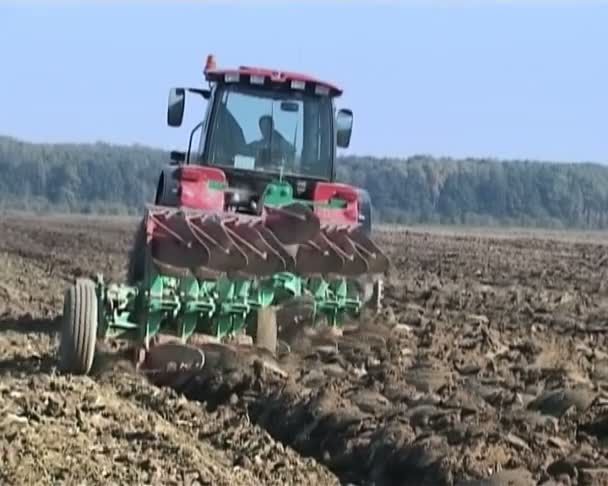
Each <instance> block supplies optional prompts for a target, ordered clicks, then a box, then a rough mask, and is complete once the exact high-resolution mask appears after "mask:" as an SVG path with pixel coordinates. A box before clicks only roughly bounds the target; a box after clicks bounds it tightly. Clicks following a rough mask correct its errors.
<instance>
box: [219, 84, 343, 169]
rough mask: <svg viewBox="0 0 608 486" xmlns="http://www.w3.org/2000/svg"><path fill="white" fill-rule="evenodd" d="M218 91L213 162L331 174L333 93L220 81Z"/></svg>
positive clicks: (241, 166)
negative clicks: (330, 94) (241, 84)
mask: <svg viewBox="0 0 608 486" xmlns="http://www.w3.org/2000/svg"><path fill="white" fill-rule="evenodd" d="M217 94H218V98H217V99H218V102H217V109H216V113H215V116H214V124H213V127H212V130H211V138H210V141H209V144H210V145H209V150H208V163H209V164H212V165H218V166H224V167H233V168H235V169H246V170H259V171H268V172H274V173H279V172H281V170H282V171H283V173H284V174H286V175H287V174H293V175H302V176H307V177H314V178H322V179H329V178H330V175H331V160H332V155H333V154H332V123H331V121H332V119H331V117H332V103H331V99H330V98H329V97H327V96H316V95H313V94H306V93H300V92H297V91H288V92H279V91H268V90H263V89H256V88H252V87H249V86H238V85H226V86H223V87H220V88H219V90H218V93H217Z"/></svg>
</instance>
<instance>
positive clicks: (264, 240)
mask: <svg viewBox="0 0 608 486" xmlns="http://www.w3.org/2000/svg"><path fill="white" fill-rule="evenodd" d="M256 223H257V222H256V221H251V220H249V221H247V220H245V221H243V220H239V219H238V218H235V219H233V220H232V221H229V222H226V223H225V226H226V228H227V230H228V233H229V234H230V237H231V238H232V239H233V241H234V242H235V243H236V244H237V245H238V246H239V248H240V250H241V251H242V252H243V253H244V254H245V255H246V256H247V265H246V266H244V267H242V268H239V269H238V270H235V272H233V274H238V275H243V276H252V275H253V276H268V275H272V274H273V273H276V272H283V271H285V270H286V269H287V268H288V260H286V259H285V258H284V253H285V252H284V251H280V250H279V249H278V248H275V247H273V244H272V243H273V241H272V240H270V239H269V238H268V234H267V232H265V231H264V228H263V227H262V225H260V224H259V223H258V224H256Z"/></svg>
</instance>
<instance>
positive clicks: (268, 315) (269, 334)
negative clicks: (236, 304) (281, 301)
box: [253, 307, 277, 354]
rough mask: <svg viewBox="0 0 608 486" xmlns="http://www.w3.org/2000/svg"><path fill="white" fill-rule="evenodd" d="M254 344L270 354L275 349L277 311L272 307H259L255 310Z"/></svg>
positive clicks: (274, 351)
mask: <svg viewBox="0 0 608 486" xmlns="http://www.w3.org/2000/svg"><path fill="white" fill-rule="evenodd" d="M253 339H254V342H255V345H256V346H258V347H260V348H264V349H267V350H268V351H270V352H271V353H272V354H275V353H276V351H277V312H276V309H275V308H274V307H260V308H259V309H258V311H257V324H256V329H255V336H254V337H253Z"/></svg>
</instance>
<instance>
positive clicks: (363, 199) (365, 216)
mask: <svg viewBox="0 0 608 486" xmlns="http://www.w3.org/2000/svg"><path fill="white" fill-rule="evenodd" d="M357 197H358V200H359V223H360V224H361V227H362V228H363V231H364V232H365V234H367V235H368V236H369V235H370V234H371V232H372V200H371V197H370V195H369V193H368V192H367V191H366V190H365V189H361V188H357Z"/></svg>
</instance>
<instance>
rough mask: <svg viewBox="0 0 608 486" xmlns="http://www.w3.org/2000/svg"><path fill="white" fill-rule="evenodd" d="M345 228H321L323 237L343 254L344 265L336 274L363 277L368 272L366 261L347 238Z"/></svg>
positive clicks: (346, 229)
mask: <svg viewBox="0 0 608 486" xmlns="http://www.w3.org/2000/svg"><path fill="white" fill-rule="evenodd" d="M348 229H349V228H348V227H346V226H341V227H338V226H333V225H332V226H323V227H322V228H321V231H322V233H323V234H324V235H325V237H326V238H327V239H328V240H329V241H331V242H332V243H333V244H334V245H336V246H337V247H338V248H339V249H340V250H341V251H342V253H343V256H344V263H343V265H342V268H341V269H340V270H339V271H338V272H334V273H336V274H338V275H342V276H355V275H363V274H365V273H368V272H369V265H368V263H367V259H366V258H365V257H364V256H363V255H362V254H361V252H359V251H358V250H357V248H356V245H355V244H354V243H353V242H352V241H351V240H350V239H349V237H348Z"/></svg>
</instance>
